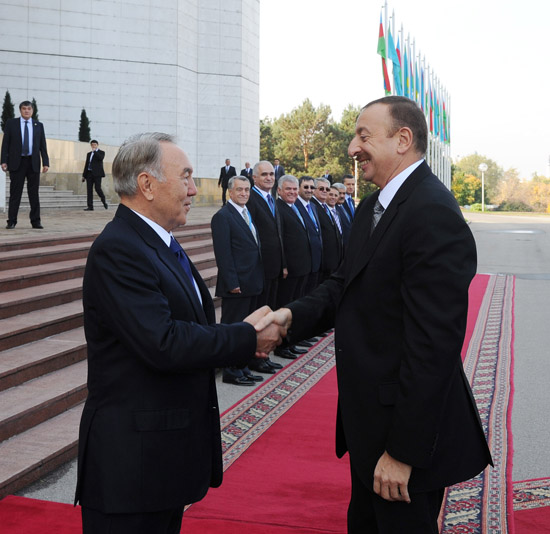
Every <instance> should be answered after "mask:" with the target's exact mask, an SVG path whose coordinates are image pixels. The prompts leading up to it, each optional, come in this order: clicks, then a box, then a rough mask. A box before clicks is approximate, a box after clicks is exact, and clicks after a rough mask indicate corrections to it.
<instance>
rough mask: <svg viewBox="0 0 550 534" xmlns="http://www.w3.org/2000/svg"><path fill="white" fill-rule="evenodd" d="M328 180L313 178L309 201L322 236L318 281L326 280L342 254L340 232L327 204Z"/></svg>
mask: <svg viewBox="0 0 550 534" xmlns="http://www.w3.org/2000/svg"><path fill="white" fill-rule="evenodd" d="M329 191H330V182H329V181H328V180H326V179H325V178H317V179H316V180H315V190H314V192H313V197H312V199H311V202H312V203H313V204H314V205H315V206H316V208H317V214H318V216H319V223H320V226H321V235H322V236H323V263H322V265H321V271H320V273H319V282H323V281H324V280H326V279H327V278H328V277H329V276H330V275H331V274H332V273H333V272H334V271H335V270H336V269H337V268H338V266H339V265H340V263H341V261H342V256H343V248H342V234H341V233H340V231H339V229H338V226H337V224H336V221H335V220H334V219H333V217H332V215H331V214H330V210H329V207H328V206H327V203H326V202H327V197H328V193H329Z"/></svg>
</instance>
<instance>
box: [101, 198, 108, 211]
mask: <svg viewBox="0 0 550 534" xmlns="http://www.w3.org/2000/svg"><path fill="white" fill-rule="evenodd" d="M102 202H103V207H104V208H105V209H107V208H108V207H109V204H107V201H106V200H103V201H102Z"/></svg>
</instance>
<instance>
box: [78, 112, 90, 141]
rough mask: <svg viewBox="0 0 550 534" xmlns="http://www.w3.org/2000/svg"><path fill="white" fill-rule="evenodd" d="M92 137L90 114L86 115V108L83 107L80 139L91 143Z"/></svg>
mask: <svg viewBox="0 0 550 534" xmlns="http://www.w3.org/2000/svg"><path fill="white" fill-rule="evenodd" d="M91 139H92V136H91V133H90V121H89V119H88V115H86V110H85V109H84V108H82V111H81V112H80V127H79V128H78V140H79V141H82V142H84V143H89V142H90V141H91Z"/></svg>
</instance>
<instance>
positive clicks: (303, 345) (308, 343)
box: [296, 340, 313, 348]
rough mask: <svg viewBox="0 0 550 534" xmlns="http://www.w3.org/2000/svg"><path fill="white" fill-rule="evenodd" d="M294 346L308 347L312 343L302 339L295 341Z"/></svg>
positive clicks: (311, 345)
mask: <svg viewBox="0 0 550 534" xmlns="http://www.w3.org/2000/svg"><path fill="white" fill-rule="evenodd" d="M296 346H298V347H306V348H310V347H313V343H310V342H309V341H307V340H304V341H300V343H296Z"/></svg>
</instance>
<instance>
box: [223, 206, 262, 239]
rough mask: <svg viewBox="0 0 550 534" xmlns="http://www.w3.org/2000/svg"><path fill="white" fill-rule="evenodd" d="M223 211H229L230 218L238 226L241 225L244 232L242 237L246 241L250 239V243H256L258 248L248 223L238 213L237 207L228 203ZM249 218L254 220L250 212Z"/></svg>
mask: <svg viewBox="0 0 550 534" xmlns="http://www.w3.org/2000/svg"><path fill="white" fill-rule="evenodd" d="M222 209H227V212H228V213H229V216H230V217H233V219H234V220H235V221H236V223H237V225H239V226H240V227H241V228H242V231H243V233H242V234H241V235H242V237H244V239H248V240H249V241H252V242H253V243H254V246H258V244H257V243H256V241H255V240H254V236H253V235H252V230H251V229H250V228H249V227H248V225H247V224H246V221H245V220H244V219H243V216H242V215H241V214H240V213H239V212H238V211H237V209H236V208H235V206H232V205H231V204H229V202H228V203H227V204H226V205H225V206H224V207H223V208H222ZM249 217H250V218H251V219H252V216H251V215H250V212H249ZM252 224H254V221H252Z"/></svg>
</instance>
